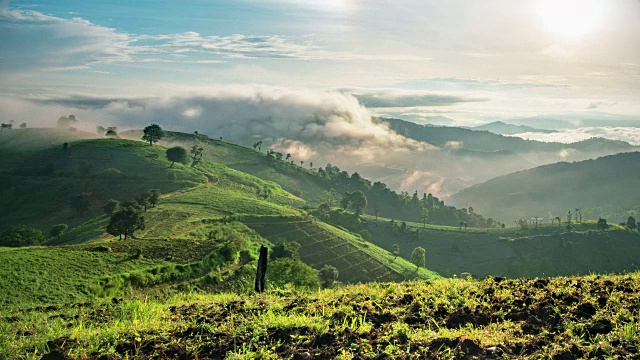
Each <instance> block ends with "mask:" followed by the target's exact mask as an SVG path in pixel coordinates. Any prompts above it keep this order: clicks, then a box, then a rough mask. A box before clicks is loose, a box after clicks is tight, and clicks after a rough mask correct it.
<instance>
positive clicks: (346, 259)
mask: <svg viewBox="0 0 640 360" xmlns="http://www.w3.org/2000/svg"><path fill="white" fill-rule="evenodd" d="M266 220H267V219H262V220H261V222H247V225H249V226H250V227H251V228H253V229H255V230H256V231H258V233H260V234H261V235H262V236H264V237H265V238H267V239H269V240H270V241H271V242H272V243H277V242H278V241H280V240H286V241H295V242H297V243H299V244H300V245H301V248H300V257H301V259H302V260H303V261H304V262H305V263H307V264H310V265H311V266H313V267H314V268H316V269H320V268H322V266H324V265H332V266H335V267H336V268H338V269H339V270H340V273H339V280H340V281H342V282H345V283H357V282H369V281H380V282H385V281H386V282H389V281H403V280H407V279H415V278H422V279H428V278H434V277H437V275H436V274H435V273H433V272H431V271H428V270H425V269H423V268H420V269H418V270H416V267H415V265H413V264H411V263H409V262H408V261H406V260H405V259H402V258H397V259H396V258H394V256H393V255H392V254H391V252H389V251H385V250H382V249H381V248H379V247H377V246H375V245H373V244H371V243H370V242H368V241H365V240H363V239H362V238H360V237H359V236H355V235H353V234H351V233H349V232H347V231H344V230H341V229H338V228H336V227H333V226H331V225H328V224H325V223H322V222H319V221H316V220H302V221H295V222H292V221H288V222H283V221H278V219H275V221H266Z"/></svg>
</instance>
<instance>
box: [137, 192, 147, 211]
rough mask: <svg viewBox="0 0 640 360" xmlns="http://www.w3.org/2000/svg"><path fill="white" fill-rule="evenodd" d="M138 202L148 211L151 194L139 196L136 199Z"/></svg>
mask: <svg viewBox="0 0 640 360" xmlns="http://www.w3.org/2000/svg"><path fill="white" fill-rule="evenodd" d="M136 202H137V203H138V205H140V206H141V207H142V208H143V209H144V211H147V206H149V192H147V191H145V192H143V193H142V194H140V195H138V196H137V197H136Z"/></svg>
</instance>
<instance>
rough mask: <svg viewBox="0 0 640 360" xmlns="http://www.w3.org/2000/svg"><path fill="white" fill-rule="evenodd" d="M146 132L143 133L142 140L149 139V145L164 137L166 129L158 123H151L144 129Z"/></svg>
mask: <svg viewBox="0 0 640 360" xmlns="http://www.w3.org/2000/svg"><path fill="white" fill-rule="evenodd" d="M142 132H143V133H144V134H143V135H142V140H144V141H148V142H149V145H153V143H157V142H158V141H159V140H160V139H162V138H163V137H164V131H162V128H161V127H160V126H159V125H157V124H151V125H149V126H147V127H145V128H144V130H142Z"/></svg>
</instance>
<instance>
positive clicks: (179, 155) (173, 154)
mask: <svg viewBox="0 0 640 360" xmlns="http://www.w3.org/2000/svg"><path fill="white" fill-rule="evenodd" d="M167 159H168V160H169V161H171V166H170V167H173V164H174V163H176V162H179V163H182V164H186V163H187V161H188V160H189V156H188V155H187V150H185V148H183V147H181V146H174V147H172V148H169V149H167Z"/></svg>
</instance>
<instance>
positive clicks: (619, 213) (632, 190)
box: [451, 152, 640, 222]
mask: <svg viewBox="0 0 640 360" xmlns="http://www.w3.org/2000/svg"><path fill="white" fill-rule="evenodd" d="M638 173H640V153H638V152H631V153H621V154H617V155H611V156H605V157H602V158H598V159H595V160H586V161H581V162H574V163H568V162H561V163H557V164H551V165H545V166H540V167H537V168H534V169H530V170H525V171H520V172H516V173H513V174H509V175H505V176H501V177H498V178H495V179H492V180H489V181H487V182H485V183H483V184H479V185H474V186H472V187H470V188H468V189H465V190H462V191H460V192H459V193H457V194H454V195H453V196H452V197H451V199H452V201H453V202H454V203H455V204H458V205H471V204H473V207H474V209H476V211H478V212H481V213H483V214H490V215H492V216H496V217H500V218H502V219H505V220H507V219H509V218H511V219H513V220H517V219H519V218H523V219H530V218H532V217H533V216H540V217H543V218H545V219H546V221H549V219H550V218H551V217H555V216H562V217H563V219H564V217H565V215H566V214H567V211H569V210H571V211H574V209H576V208H579V209H581V211H582V213H583V214H584V216H585V217H588V218H598V217H599V216H602V217H605V218H610V219H609V220H610V221H616V222H617V221H624V220H626V218H627V216H628V215H629V213H628V211H631V210H637V209H638V203H639V202H640V195H638V192H637V191H636V189H638V187H639V186H640V178H638Z"/></svg>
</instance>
